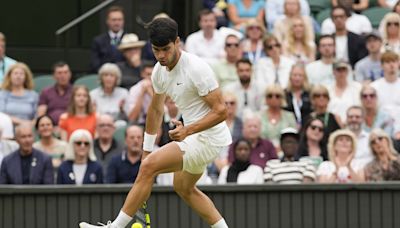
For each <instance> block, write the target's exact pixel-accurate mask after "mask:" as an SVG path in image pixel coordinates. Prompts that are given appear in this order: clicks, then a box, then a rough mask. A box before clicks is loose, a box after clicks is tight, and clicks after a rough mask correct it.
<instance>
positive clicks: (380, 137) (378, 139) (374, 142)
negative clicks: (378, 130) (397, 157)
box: [371, 136, 385, 145]
mask: <svg viewBox="0 0 400 228" xmlns="http://www.w3.org/2000/svg"><path fill="white" fill-rule="evenodd" d="M384 138H385V137H383V136H378V137H376V138H374V139H372V140H371V145H375V144H376V143H378V141H379V142H382V140H383V139H384Z"/></svg>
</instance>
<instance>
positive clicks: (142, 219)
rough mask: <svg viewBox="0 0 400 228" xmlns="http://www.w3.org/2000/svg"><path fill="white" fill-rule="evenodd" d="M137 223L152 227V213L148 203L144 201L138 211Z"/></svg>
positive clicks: (145, 227) (147, 227)
mask: <svg viewBox="0 0 400 228" xmlns="http://www.w3.org/2000/svg"><path fill="white" fill-rule="evenodd" d="M136 223H140V224H141V225H142V227H144V228H151V227H150V214H149V213H148V212H147V203H146V202H144V203H143V205H142V207H141V208H140V209H139V211H138V212H137V213H136Z"/></svg>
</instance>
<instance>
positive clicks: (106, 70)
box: [99, 63, 122, 86]
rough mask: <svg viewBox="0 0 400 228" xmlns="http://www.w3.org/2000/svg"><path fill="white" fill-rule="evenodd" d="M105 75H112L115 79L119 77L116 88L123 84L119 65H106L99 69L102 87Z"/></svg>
mask: <svg viewBox="0 0 400 228" xmlns="http://www.w3.org/2000/svg"><path fill="white" fill-rule="evenodd" d="M105 74H112V75H114V76H115V77H117V79H116V80H115V86H118V85H120V84H121V75H122V73H121V70H120V69H119V67H118V66H117V64H115V63H104V64H103V65H102V66H101V67H100V69H99V81H100V85H101V86H104V85H103V76H104V75H105Z"/></svg>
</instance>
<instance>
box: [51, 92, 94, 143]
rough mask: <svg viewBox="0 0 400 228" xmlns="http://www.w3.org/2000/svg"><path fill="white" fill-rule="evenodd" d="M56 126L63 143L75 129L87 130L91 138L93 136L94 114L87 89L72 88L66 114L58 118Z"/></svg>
mask: <svg viewBox="0 0 400 228" xmlns="http://www.w3.org/2000/svg"><path fill="white" fill-rule="evenodd" d="M58 125H59V127H60V135H61V139H62V140H64V141H68V139H69V137H70V135H71V134H72V132H74V131H75V130H77V129H85V130H88V131H89V132H90V133H91V134H92V137H94V136H95V132H96V112H94V110H93V106H92V102H91V99H90V95H89V90H88V88H86V87H85V86H81V85H77V86H74V88H73V90H72V95H71V99H70V102H69V104H68V109H67V112H66V113H63V114H62V115H61V116H60V122H59V124H58Z"/></svg>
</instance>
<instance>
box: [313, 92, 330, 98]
mask: <svg viewBox="0 0 400 228" xmlns="http://www.w3.org/2000/svg"><path fill="white" fill-rule="evenodd" d="M313 97H314V98H320V97H325V98H328V97H329V96H328V94H327V93H315V94H314V95H313Z"/></svg>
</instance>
